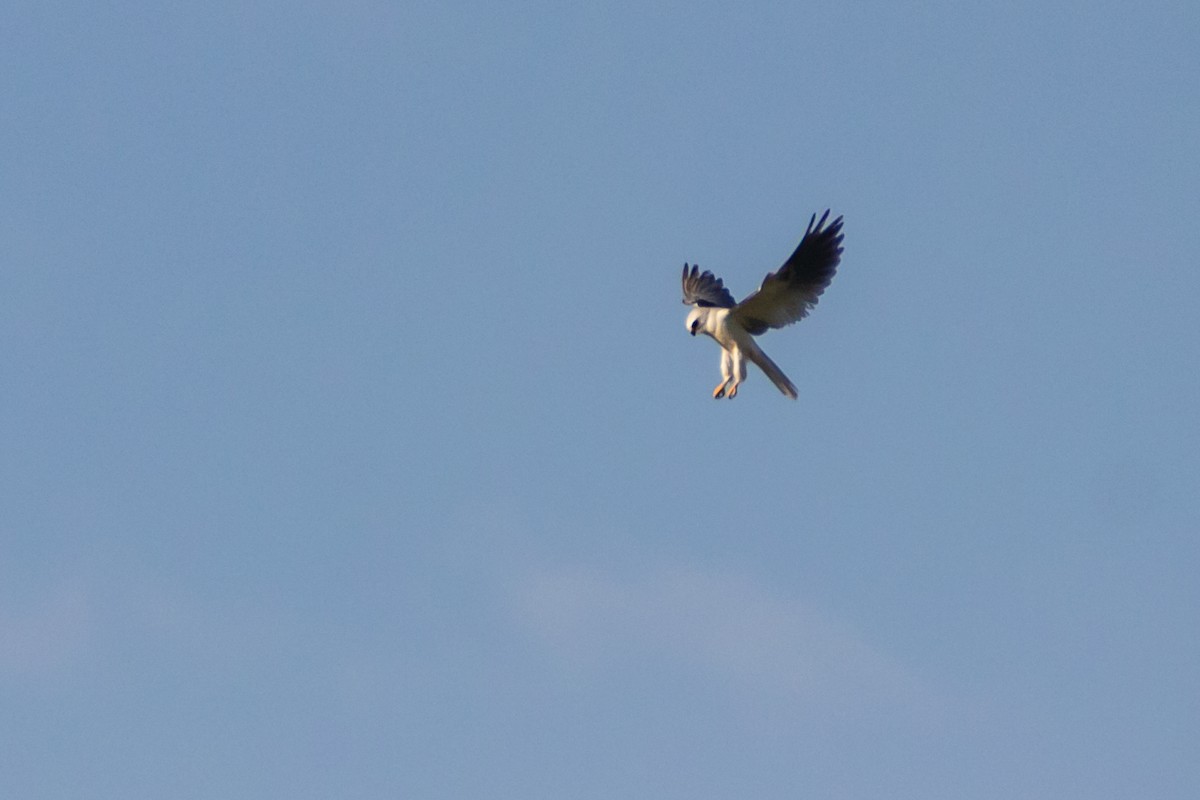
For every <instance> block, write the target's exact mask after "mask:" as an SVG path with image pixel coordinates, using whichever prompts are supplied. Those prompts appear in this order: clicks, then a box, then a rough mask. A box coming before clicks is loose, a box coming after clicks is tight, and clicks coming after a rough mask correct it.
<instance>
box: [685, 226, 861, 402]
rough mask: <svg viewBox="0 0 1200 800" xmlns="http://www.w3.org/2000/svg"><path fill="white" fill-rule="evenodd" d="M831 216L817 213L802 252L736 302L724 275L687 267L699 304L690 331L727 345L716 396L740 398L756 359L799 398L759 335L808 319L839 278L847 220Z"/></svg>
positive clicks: (693, 300) (690, 297)
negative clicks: (836, 276) (748, 362)
mask: <svg viewBox="0 0 1200 800" xmlns="http://www.w3.org/2000/svg"><path fill="white" fill-rule="evenodd" d="M827 219H829V211H828V210H827V211H826V212H825V213H824V214H823V215H821V220H820V222H818V221H817V215H816V214H813V216H812V219H811V220H809V223H808V230H807V231H805V232H804V238H803V239H801V240H800V244H799V245H797V247H796V252H794V253H792V256H791V258H789V259H788V260H787V261H785V262H784V263H783V266H782V267H780V268H779V269H778V270H776V271H775V272H772V273H770V274H768V275H767V277H766V278H764V279H763V282H762V286H760V287H758V291H757V292H755V293H754V294H752V295H750V296H749V297H747V298H746V299H745V300H743V301H742V302H740V303H735V302H734V301H733V295H731V294H730V293H729V290H728V289H726V288H725V284H724V283H722V282H721V279H720V278H718V277H716V276H715V275H713V274H712V273H711V272H708V271H707V270H705V271H704V272H701V271H700V267H698V266H695V265H693V266H691V267H689V266H688V265H687V264H684V265H683V302H684V304H686V305H691V306H693V308H692V310H691V312H690V313H689V314H688V316H687V329H688V332H689V333H690V334H692V336H695V335H696V334H697V333H704V334H707V335H709V336H711V337H712V338H713V339H715V340H716V342H717V344H719V345H721V383H720V384H718V385H717V388H716V389H713V397H714V398H720V397H726V396H728V397H737V393H738V385H739V384H741V382H742V381H744V380H746V359H750V360H751V361H753V362H754V363H755V364H757V365H758V368H759V369H761V370H762V371H763V372H765V373H766V374H767V377H768V378H770V379H771V382H772V383H774V384H775V385H776V386H777V387H779V391H781V392H783V393H784V394H785V395H787V396H788V397H790V398H792V399H793V400H795V399H796V385H795V384H793V383H792V382H791V381H790V380H788V377H787V375H784V374H783V370H781V369H780V368H779V367H778V366H777V365H776V364H775V362H774V361H772V360H771V359H770V358H768V357H767V354H766V353H764V352H763V351H762V348H760V347H759V346H758V343H757V342H755V341H754V337H755V336H758V335H760V334H763V333H766V332H767V330H768V329H770V328H783V327H785V326H787V325H791V324H792V323H793V322H799V321H800V320H802V319H804V317H806V316H807V315H808V312H809V311H810V310H811V309H812V307H813V306H815V305H816V304H817V299H818V298H819V297H820V296H821V293H822V292H824V291H825V287H827V286H828V285H829V282H830V281H831V280H833V274H834V272H836V271H837V267H838V263H839V262H841V260H842V218H841V217H838V218H837V219H835V220H834V221H833V222H831V223H829V225H828V226H827V225H826V224H825V221H826V220H827Z"/></svg>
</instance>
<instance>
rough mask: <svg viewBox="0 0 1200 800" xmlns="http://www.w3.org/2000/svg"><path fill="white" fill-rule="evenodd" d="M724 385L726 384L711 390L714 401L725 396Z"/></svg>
mask: <svg viewBox="0 0 1200 800" xmlns="http://www.w3.org/2000/svg"><path fill="white" fill-rule="evenodd" d="M726 385H727V384H724V383H722V384H721V385H720V386H718V387H717V388H715V389H713V399H714V400H720V399H721V398H722V397H724V396H725V386H726Z"/></svg>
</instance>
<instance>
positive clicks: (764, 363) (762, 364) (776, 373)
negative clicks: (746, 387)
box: [746, 347, 799, 400]
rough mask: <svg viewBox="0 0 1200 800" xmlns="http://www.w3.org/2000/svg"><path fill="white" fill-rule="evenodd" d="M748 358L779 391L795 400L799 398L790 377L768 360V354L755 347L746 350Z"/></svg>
mask: <svg viewBox="0 0 1200 800" xmlns="http://www.w3.org/2000/svg"><path fill="white" fill-rule="evenodd" d="M746 356H747V357H748V358H749V359H750V360H751V361H753V362H754V363H755V364H757V365H758V368H759V369H761V370H762V371H763V372H764V373H766V375H767V377H768V378H770V379H771V383H773V384H775V385H776V386H777V387H779V391H781V392H783V393H784V394H785V395H787V396H788V397H790V398H792V399H793V400H795V399H796V398H797V397H798V396H799V393H798V392H797V391H796V385H795V384H794V383H792V382H791V381H789V380H788V376H787V375H784V374H783V370H781V369H780V368H779V366H778V365H777V364H776V363H775V362H774V361H772V360H771V359H770V358H768V357H767V354H766V353H764V352H763V351H762V350H760V349H759V348H757V347H755V348H754V349H753V350H746Z"/></svg>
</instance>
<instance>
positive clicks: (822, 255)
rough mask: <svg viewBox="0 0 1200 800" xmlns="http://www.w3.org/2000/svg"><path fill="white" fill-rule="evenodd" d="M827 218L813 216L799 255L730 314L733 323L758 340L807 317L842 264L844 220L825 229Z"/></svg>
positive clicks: (824, 215)
mask: <svg viewBox="0 0 1200 800" xmlns="http://www.w3.org/2000/svg"><path fill="white" fill-rule="evenodd" d="M828 218H829V211H826V212H825V213H824V214H823V215H822V216H821V221H820V222H817V221H816V220H817V215H816V214H813V216H812V219H811V220H809V223H808V230H807V231H805V233H804V238H803V239H801V240H800V244H799V245H798V246H797V247H796V252H794V253H792V257H791V258H789V259H788V260H787V261H785V262H784V264H783V266H782V267H780V268H779V269H778V270H776V271H775V272H772V273H770V274H769V275H767V277H766V278H764V279H763V282H762V286H760V287H759V288H758V291H757V292H755V293H754V294H752V295H750V296H749V297H747V298H746V299H745V300H743V301H742V302H741V303H739V304H738V305H737V306H736V307H735V308H734V309H733V311H731V312H730V314H729V316H730V318H731V319H734V320H736V321H737V322H739V323H740V324H741V325H742V327H743V328H745V329H746V330H747V331H749V332H750V333H752V334H754V335H755V336H758V335H759V334H761V333H766V331H767V329H768V328H782V327H784V326H785V325H791V324H792V323H793V322H799V321H800V320H802V319H804V317H805V316H807V315H808V312H809V311H810V310H811V309H812V307H813V306H815V305H816V304H817V298H819V297H820V296H821V293H822V292H824V291H825V287H826V286H828V285H829V282H830V281H831V280H833V274H834V272H836V271H837V266H838V263H839V262H840V261H841V260H842V218H841V217H838V218H837V219H835V220H834V221H833V222H831V223H829V226H828V227H825V220H827V219H828ZM814 223H815V224H814Z"/></svg>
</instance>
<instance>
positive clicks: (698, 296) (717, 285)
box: [683, 264, 734, 308]
mask: <svg viewBox="0 0 1200 800" xmlns="http://www.w3.org/2000/svg"><path fill="white" fill-rule="evenodd" d="M690 269H691V271H690V272H689V271H688V270H689V267H688V265H687V264H684V265H683V302H684V303H685V304H687V305H693V306H716V307H717V308H733V306H734V303H733V295H731V294H730V293H729V290H728V289H726V288H725V284H724V283H722V282H721V279H720V278H718V277H717V276H716V275H713V274H712V273H711V272H709V271H708V270H705V271H704V272H701V271H700V267H698V266H692V267H691V268H690Z"/></svg>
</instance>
